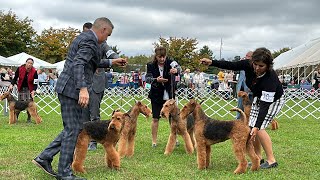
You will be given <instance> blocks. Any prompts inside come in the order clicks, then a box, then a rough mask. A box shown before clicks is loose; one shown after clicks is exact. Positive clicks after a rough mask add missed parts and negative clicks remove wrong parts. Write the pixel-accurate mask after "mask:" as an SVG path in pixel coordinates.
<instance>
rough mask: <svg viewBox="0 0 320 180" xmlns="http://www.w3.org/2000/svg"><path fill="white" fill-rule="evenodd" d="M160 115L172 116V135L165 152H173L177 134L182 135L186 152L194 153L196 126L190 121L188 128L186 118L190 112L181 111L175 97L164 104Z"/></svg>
mask: <svg viewBox="0 0 320 180" xmlns="http://www.w3.org/2000/svg"><path fill="white" fill-rule="evenodd" d="M160 115H161V116H162V117H164V118H170V135H169V139H168V142H167V146H166V150H165V152H164V154H165V155H169V154H171V153H172V151H173V149H174V147H175V143H176V139H177V134H178V135H181V136H182V138H183V140H184V143H185V144H184V148H185V150H186V152H187V153H188V154H192V153H193V150H194V143H195V142H194V139H193V138H194V137H193V127H194V126H192V125H191V124H192V123H189V129H188V127H187V121H186V120H185V119H186V118H187V116H188V114H183V113H181V112H180V109H179V108H178V106H177V104H176V101H175V100H174V99H169V100H167V101H166V102H165V103H164V104H163V106H162V109H161V111H160ZM190 120H193V118H189V121H190ZM193 124H194V123H193ZM190 125H191V126H190Z"/></svg>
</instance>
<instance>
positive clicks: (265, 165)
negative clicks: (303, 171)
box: [260, 161, 278, 169]
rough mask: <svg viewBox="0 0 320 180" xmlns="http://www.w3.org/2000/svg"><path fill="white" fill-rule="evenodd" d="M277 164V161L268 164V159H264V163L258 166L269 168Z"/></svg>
mask: <svg viewBox="0 0 320 180" xmlns="http://www.w3.org/2000/svg"><path fill="white" fill-rule="evenodd" d="M277 166H278V163H277V162H274V163H272V164H269V163H268V161H266V162H265V163H263V164H261V165H260V168H261V169H269V168H275V167H277Z"/></svg>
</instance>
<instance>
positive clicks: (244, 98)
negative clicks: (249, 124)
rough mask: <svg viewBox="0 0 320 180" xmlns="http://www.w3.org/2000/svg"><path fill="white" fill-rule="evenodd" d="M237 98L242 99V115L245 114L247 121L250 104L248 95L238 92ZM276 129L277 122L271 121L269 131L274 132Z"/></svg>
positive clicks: (277, 126)
mask: <svg viewBox="0 0 320 180" xmlns="http://www.w3.org/2000/svg"><path fill="white" fill-rule="evenodd" d="M238 97H241V98H242V105H243V110H244V113H245V114H246V116H247V118H248V119H249V117H250V111H251V105H252V102H251V100H250V98H249V96H248V93H246V92H244V91H239V92H238ZM278 128H279V123H278V121H277V120H276V119H273V120H272V121H271V130H276V129H278Z"/></svg>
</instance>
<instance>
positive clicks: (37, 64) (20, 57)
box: [8, 52, 56, 68]
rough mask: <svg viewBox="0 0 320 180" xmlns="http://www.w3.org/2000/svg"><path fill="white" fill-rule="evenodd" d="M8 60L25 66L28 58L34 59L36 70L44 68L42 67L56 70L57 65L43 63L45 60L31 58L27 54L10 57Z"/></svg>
mask: <svg viewBox="0 0 320 180" xmlns="http://www.w3.org/2000/svg"><path fill="white" fill-rule="evenodd" d="M8 58H9V59H11V60H13V61H15V62H18V63H19V64H20V65H22V64H24V63H25V62H26V60H27V59H28V58H32V59H33V61H34V64H33V66H34V67H35V68H42V67H43V68H56V66H55V65H53V64H50V63H48V62H46V61H43V60H41V59H39V58H36V57H34V56H31V55H29V54H27V53H25V52H22V53H20V54H16V55H13V56H10V57H8Z"/></svg>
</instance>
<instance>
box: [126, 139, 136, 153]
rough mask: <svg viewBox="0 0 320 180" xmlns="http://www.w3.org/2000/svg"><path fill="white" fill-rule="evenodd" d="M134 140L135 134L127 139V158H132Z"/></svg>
mask: <svg viewBox="0 0 320 180" xmlns="http://www.w3.org/2000/svg"><path fill="white" fill-rule="evenodd" d="M134 140H135V134H130V135H129V138H128V149H127V156H128V157H132V156H133V154H134Z"/></svg>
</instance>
